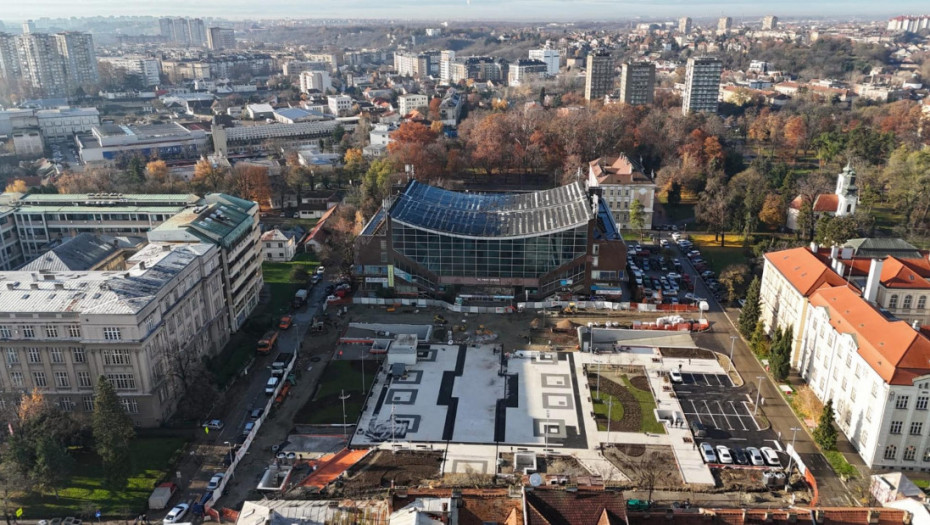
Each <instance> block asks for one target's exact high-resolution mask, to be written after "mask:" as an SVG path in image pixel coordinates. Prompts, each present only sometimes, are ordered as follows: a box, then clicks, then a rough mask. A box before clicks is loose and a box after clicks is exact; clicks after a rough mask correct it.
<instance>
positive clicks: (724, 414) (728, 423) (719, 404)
mask: <svg viewBox="0 0 930 525" xmlns="http://www.w3.org/2000/svg"><path fill="white" fill-rule="evenodd" d="M717 408H719V409H720V413H721V414H723V420H724V421H726V422H727V430H730V431H733V430H736V429H735V428H733V425H732V424H731V423H730V417H729V415H728V414H727V413H726V411H725V410H724V409H723V404H722V403H721V402H720V401H717Z"/></svg>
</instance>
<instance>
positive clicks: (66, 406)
mask: <svg viewBox="0 0 930 525" xmlns="http://www.w3.org/2000/svg"><path fill="white" fill-rule="evenodd" d="M58 408H60V409H61V411H62V412H74V400H73V399H71V398H70V397H69V396H65V397H61V398H59V399H58Z"/></svg>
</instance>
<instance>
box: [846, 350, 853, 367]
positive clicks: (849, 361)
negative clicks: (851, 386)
mask: <svg viewBox="0 0 930 525" xmlns="http://www.w3.org/2000/svg"><path fill="white" fill-rule="evenodd" d="M850 366H852V353H848V354H846V368H849V367H850Z"/></svg>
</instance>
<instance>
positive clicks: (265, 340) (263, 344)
mask: <svg viewBox="0 0 930 525" xmlns="http://www.w3.org/2000/svg"><path fill="white" fill-rule="evenodd" d="M277 347H278V331H277V330H268V331H267V332H265V335H263V336H262V338H261V339H259V340H258V348H257V350H258V353H259V354H262V355H268V354H270V353H271V351H272V350H274V349H275V348H277Z"/></svg>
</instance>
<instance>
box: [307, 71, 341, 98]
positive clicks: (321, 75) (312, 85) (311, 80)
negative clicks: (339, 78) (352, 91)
mask: <svg viewBox="0 0 930 525" xmlns="http://www.w3.org/2000/svg"><path fill="white" fill-rule="evenodd" d="M330 89H333V82H332V80H331V79H330V78H329V72H327V71H304V72H302V73H301V74H300V91H301V92H302V93H307V92H309V91H311V90H317V91H319V92H321V93H326V92H327V91H329V90H330Z"/></svg>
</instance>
